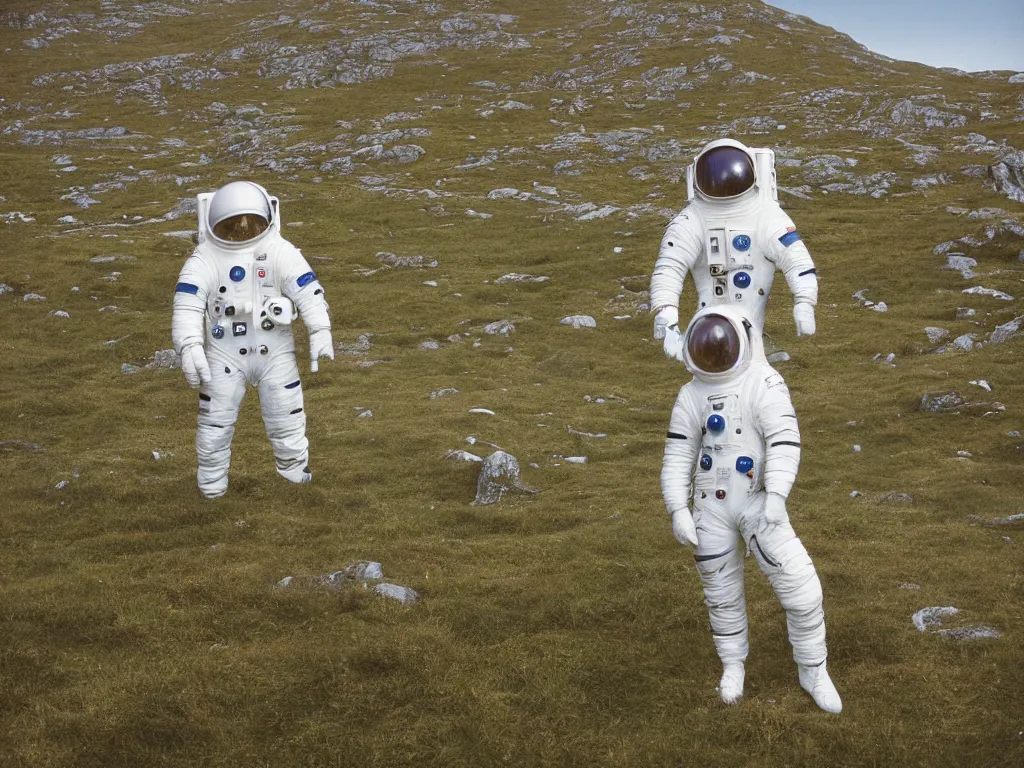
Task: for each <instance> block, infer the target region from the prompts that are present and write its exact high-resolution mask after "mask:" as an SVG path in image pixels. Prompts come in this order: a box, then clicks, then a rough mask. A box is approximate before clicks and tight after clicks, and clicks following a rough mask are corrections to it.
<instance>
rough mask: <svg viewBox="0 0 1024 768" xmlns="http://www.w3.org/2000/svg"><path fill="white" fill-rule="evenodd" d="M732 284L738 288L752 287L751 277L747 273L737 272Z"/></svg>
mask: <svg viewBox="0 0 1024 768" xmlns="http://www.w3.org/2000/svg"><path fill="white" fill-rule="evenodd" d="M732 283H733V285H735V286H736V287H737V288H749V287H750V275H748V274H747V273H746V272H737V273H736V274H735V275H733V277H732Z"/></svg>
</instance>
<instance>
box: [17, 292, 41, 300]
mask: <svg viewBox="0 0 1024 768" xmlns="http://www.w3.org/2000/svg"><path fill="white" fill-rule="evenodd" d="M21 300H22V301H46V297H45V296H43V295H41V294H38V293H26V294H25V295H24V296H22V297H21Z"/></svg>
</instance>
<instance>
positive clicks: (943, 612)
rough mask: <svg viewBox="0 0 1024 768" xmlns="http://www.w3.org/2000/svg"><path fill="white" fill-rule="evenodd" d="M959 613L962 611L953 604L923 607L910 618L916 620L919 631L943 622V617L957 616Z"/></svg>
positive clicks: (915, 623) (915, 624)
mask: <svg viewBox="0 0 1024 768" xmlns="http://www.w3.org/2000/svg"><path fill="white" fill-rule="evenodd" d="M958 613H960V610H959V609H958V608H954V607H953V606H951V605H950V606H945V607H939V606H936V607H932V608H922V609H921V610H919V611H917V612H916V613H915V614H914V615H913V616H911V617H910V620H911V621H912V622H914V626H915V627H917V631H918V632H925V631H927V630H929V629H932V628H933V627H937V626H939V625H940V624H942V619H943V618H945V617H946V616H956V615H957V614H958Z"/></svg>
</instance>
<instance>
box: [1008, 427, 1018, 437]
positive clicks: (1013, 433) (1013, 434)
mask: <svg viewBox="0 0 1024 768" xmlns="http://www.w3.org/2000/svg"><path fill="white" fill-rule="evenodd" d="M1006 436H1007V437H1020V436H1021V433H1020V430H1018V429H1011V430H1010V431H1009V432H1007V433H1006Z"/></svg>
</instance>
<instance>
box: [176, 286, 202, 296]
mask: <svg viewBox="0 0 1024 768" xmlns="http://www.w3.org/2000/svg"><path fill="white" fill-rule="evenodd" d="M174 292H175V293H191V294H193V295H195V294H197V293H199V286H198V285H192V283H178V284H177V285H176V286H174Z"/></svg>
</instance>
